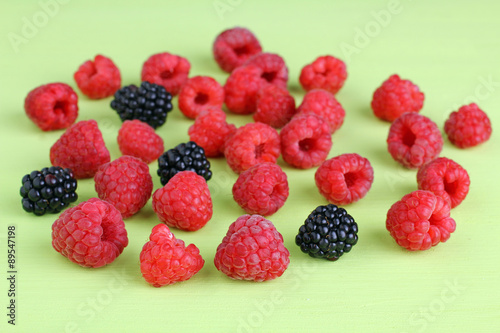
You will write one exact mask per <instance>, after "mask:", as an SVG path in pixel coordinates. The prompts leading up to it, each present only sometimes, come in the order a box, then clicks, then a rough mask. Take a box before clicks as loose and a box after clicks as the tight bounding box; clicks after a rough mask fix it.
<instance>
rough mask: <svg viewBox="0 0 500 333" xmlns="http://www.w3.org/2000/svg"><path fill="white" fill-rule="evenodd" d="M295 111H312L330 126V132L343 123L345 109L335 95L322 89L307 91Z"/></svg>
mask: <svg viewBox="0 0 500 333" xmlns="http://www.w3.org/2000/svg"><path fill="white" fill-rule="evenodd" d="M297 113H314V114H317V115H318V116H321V117H323V118H324V119H325V120H326V121H328V124H329V126H330V133H332V134H333V133H334V132H335V131H337V130H338V129H339V128H340V127H341V126H342V124H343V123H344V117H345V111H344V108H343V107H342V105H340V103H339V102H338V101H337V99H336V98H335V96H334V95H333V94H332V93H330V92H328V91H326V90H323V89H313V90H310V91H308V92H307V93H306V94H305V96H304V99H303V100H302V103H301V104H300V106H299V108H298V109H297Z"/></svg>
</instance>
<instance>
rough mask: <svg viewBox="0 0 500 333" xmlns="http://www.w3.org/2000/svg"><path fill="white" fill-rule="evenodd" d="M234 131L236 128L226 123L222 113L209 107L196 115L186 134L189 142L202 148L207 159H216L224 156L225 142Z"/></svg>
mask: <svg viewBox="0 0 500 333" xmlns="http://www.w3.org/2000/svg"><path fill="white" fill-rule="evenodd" d="M235 131H236V126H234V125H233V124H228V123H227V122H226V114H225V113H224V111H222V110H221V109H220V108H217V107H209V108H207V109H206V110H204V111H202V112H201V113H200V114H199V115H198V117H197V118H196V120H195V121H194V124H193V125H191V127H189V129H188V134H189V140H191V141H194V142H196V144H198V146H200V147H202V148H203V150H205V155H206V156H207V157H218V156H222V155H224V147H225V143H226V140H227V139H228V138H229V137H230V136H231V135H233V134H234V132H235Z"/></svg>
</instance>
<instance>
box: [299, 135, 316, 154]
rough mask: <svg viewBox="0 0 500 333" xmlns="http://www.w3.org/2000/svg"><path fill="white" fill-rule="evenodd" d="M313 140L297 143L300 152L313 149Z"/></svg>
mask: <svg viewBox="0 0 500 333" xmlns="http://www.w3.org/2000/svg"><path fill="white" fill-rule="evenodd" d="M314 142H315V141H314V140H313V139H309V138H308V139H304V140H300V141H299V148H300V150H302V151H309V150H311V149H312V148H313V147H314Z"/></svg>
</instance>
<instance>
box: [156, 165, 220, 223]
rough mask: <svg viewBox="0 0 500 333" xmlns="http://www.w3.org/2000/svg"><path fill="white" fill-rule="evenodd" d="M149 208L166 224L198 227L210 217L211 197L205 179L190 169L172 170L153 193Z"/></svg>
mask: <svg viewBox="0 0 500 333" xmlns="http://www.w3.org/2000/svg"><path fill="white" fill-rule="evenodd" d="M153 210H154V211H155V212H156V215H158V218H159V219H160V221H162V222H163V223H165V224H166V225H168V226H169V227H175V228H178V229H181V230H186V231H195V230H198V229H200V228H202V227H203V226H204V225H205V224H207V222H208V221H209V220H210V219H211V218H212V198H211V197H210V191H209V189H208V185H207V182H206V180H205V178H203V177H202V176H199V175H197V174H196V173H195V172H193V171H181V172H178V173H176V174H175V175H174V176H173V177H172V178H171V179H170V180H169V181H168V183H167V184H166V185H165V186H163V187H162V188H159V189H158V190H156V191H155V193H154V194H153Z"/></svg>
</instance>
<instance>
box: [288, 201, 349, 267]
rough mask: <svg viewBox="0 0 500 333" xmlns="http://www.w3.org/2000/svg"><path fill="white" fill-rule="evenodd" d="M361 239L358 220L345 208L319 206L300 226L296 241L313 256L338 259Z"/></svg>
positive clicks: (302, 249) (329, 205) (305, 251)
mask: <svg viewBox="0 0 500 333" xmlns="http://www.w3.org/2000/svg"><path fill="white" fill-rule="evenodd" d="M357 242H358V224H357V223H356V222H355V221H354V219H353V217H352V216H351V215H349V214H347V212H346V210H345V209H344V208H339V207H337V206H335V205H332V204H328V205H327V206H318V207H317V208H316V209H315V210H313V211H312V212H311V214H309V216H308V217H307V219H306V220H305V222H304V224H303V225H302V226H301V227H300V228H299V233H298V234H297V236H296V237H295V244H297V245H298V246H299V247H300V250H301V251H302V252H304V253H307V254H309V255H310V256H311V257H313V258H325V259H327V260H330V261H336V260H338V259H339V258H340V257H341V256H342V255H343V254H344V253H347V252H350V251H351V250H352V247H353V246H354V245H356V243H357Z"/></svg>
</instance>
